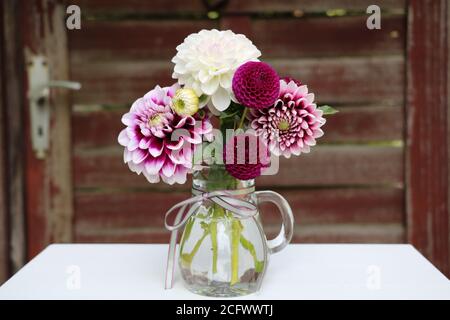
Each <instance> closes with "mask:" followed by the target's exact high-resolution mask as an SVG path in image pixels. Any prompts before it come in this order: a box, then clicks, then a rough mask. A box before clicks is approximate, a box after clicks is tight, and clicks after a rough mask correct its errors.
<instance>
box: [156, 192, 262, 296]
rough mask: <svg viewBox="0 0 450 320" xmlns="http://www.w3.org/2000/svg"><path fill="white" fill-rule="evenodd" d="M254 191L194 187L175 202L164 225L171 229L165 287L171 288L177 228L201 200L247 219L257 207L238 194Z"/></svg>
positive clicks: (254, 213)
mask: <svg viewBox="0 0 450 320" xmlns="http://www.w3.org/2000/svg"><path fill="white" fill-rule="evenodd" d="M254 191H255V188H254V187H251V188H243V189H236V190H218V191H211V192H201V191H199V190H195V189H194V191H193V194H194V196H193V197H191V198H189V199H186V200H183V201H181V202H179V203H177V204H176V205H174V206H173V207H172V208H170V209H169V210H168V211H167V212H166V216H165V219H164V225H165V227H166V229H167V230H169V231H171V235H170V242H169V253H168V257H167V268H166V279H165V288H166V289H171V288H172V284H173V274H174V270H175V251H176V245H177V236H178V230H179V229H180V228H182V227H183V226H184V225H185V224H186V222H187V221H188V220H189V218H190V217H192V216H193V215H194V214H195V213H196V212H197V210H198V209H199V208H200V207H201V205H202V203H203V201H205V200H210V201H212V202H214V203H215V204H217V205H219V206H221V207H222V208H224V209H225V210H227V211H229V212H231V213H232V214H233V216H234V217H235V218H237V219H247V218H251V217H254V216H256V215H257V214H258V208H257V206H256V205H255V204H254V203H252V202H250V201H246V200H243V199H239V198H238V196H245V195H248V194H251V193H253V192H254ZM175 212H176V215H175V219H174V222H173V224H169V223H168V220H169V218H170V217H171V216H172V215H173V214H174V213H175ZM260 232H262V230H260Z"/></svg>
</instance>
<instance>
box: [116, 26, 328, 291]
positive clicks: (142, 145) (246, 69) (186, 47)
mask: <svg viewBox="0 0 450 320" xmlns="http://www.w3.org/2000/svg"><path fill="white" fill-rule="evenodd" d="M176 49H177V54H176V55H175V56H174V57H173V59H172V62H173V63H174V69H173V74H172V77H173V78H174V79H176V83H174V84H172V85H171V86H168V87H160V86H156V87H155V88H154V89H152V90H150V91H149V92H148V93H146V94H145V95H144V96H143V97H141V98H139V99H137V100H136V101H135V102H134V103H133V105H132V106H131V109H130V111H129V112H128V113H126V114H125V115H124V116H123V117H122V122H123V124H124V125H125V126H126V128H125V129H123V130H122V132H120V135H119V138H118V141H119V143H120V144H121V145H122V146H124V162H125V163H126V164H128V166H129V168H130V170H131V171H133V172H135V173H137V174H143V175H144V176H145V177H146V178H147V180H148V181H149V182H150V183H156V182H159V181H160V180H162V181H163V182H165V183H168V184H173V183H180V184H182V183H185V182H186V178H187V175H188V174H189V173H194V179H195V174H196V173H197V174H199V175H200V176H201V175H202V170H203V169H204V168H205V167H208V175H209V178H208V180H209V183H207V184H205V185H206V187H204V188H203V190H201V192H203V193H205V192H213V191H217V190H235V189H239V186H240V183H242V182H243V181H249V180H252V179H254V178H256V177H258V176H260V175H262V174H264V173H265V172H268V168H269V167H270V164H271V158H272V159H273V157H277V156H284V157H286V158H289V157H290V156H291V155H295V156H299V155H300V154H302V153H308V152H310V148H311V147H312V146H314V145H316V139H318V138H320V137H321V136H322V135H323V134H324V132H323V130H322V126H323V125H324V124H325V119H324V115H325V114H330V113H334V112H335V110H334V109H332V108H331V107H328V106H324V107H318V106H317V105H316V103H315V102H314V94H313V93H310V92H309V91H308V87H307V86H306V85H305V84H303V83H302V82H300V81H299V80H296V79H293V78H290V77H287V76H281V77H280V76H279V75H278V74H277V72H276V71H275V70H274V69H273V68H272V67H271V66H270V65H269V64H267V63H265V62H262V61H260V60H259V57H260V56H261V52H260V51H259V50H258V49H257V48H256V47H255V46H254V45H253V44H252V42H251V41H250V40H249V39H247V38H246V37H245V36H244V35H242V34H235V33H233V32H232V31H230V30H227V31H218V30H202V31H200V32H199V33H196V34H191V35H189V36H188V37H187V38H186V39H185V40H184V42H183V43H182V44H180V45H179V46H178V47H177V48H176ZM203 178H204V179H206V178H205V177H203ZM247 186H248V184H247ZM216 196H217V194H216ZM222 200H223V199H222ZM223 202H227V201H222V202H220V201H216V202H215V203H214V204H213V205H212V206H210V207H208V208H206V209H205V210H203V213H202V214H203V217H204V218H205V219H209V218H208V217H210V218H211V219H210V220H207V221H206V220H204V221H202V223H201V224H200V227H199V230H200V231H199V232H200V233H201V235H202V236H201V237H199V239H198V241H197V242H196V243H194V244H193V245H192V248H193V249H192V250H191V251H190V252H188V253H185V252H184V251H183V246H184V244H186V243H187V241H188V240H187V238H188V237H189V236H190V234H191V230H192V228H193V225H195V222H194V220H193V219H192V217H191V219H190V220H189V219H183V224H185V223H186V227H185V230H186V231H185V234H184V236H183V240H182V243H181V247H182V248H181V253H180V259H181V265H182V267H185V269H186V270H190V271H189V272H190V273H189V275H186V274H184V276H183V277H184V278H185V279H187V278H189V277H191V278H190V279H191V280H192V277H193V276H195V275H193V272H192V269H189V268H191V266H192V261H193V258H194V256H195V254H196V253H197V251H196V250H198V248H199V247H200V246H201V243H202V241H203V240H204V239H205V237H207V236H209V237H210V238H211V241H210V247H209V248H210V250H211V251H212V254H213V257H212V262H213V263H212V269H211V273H212V274H217V273H220V272H219V271H217V270H218V265H217V259H218V258H217V257H218V250H219V249H218V248H219V246H220V243H219V244H218V238H219V236H218V231H217V230H218V224H217V223H218V222H217V221H218V219H221V218H222V219H223V218H229V220H230V223H229V226H230V235H229V238H230V243H231V245H230V251H231V258H230V261H231V262H230V265H231V266H230V268H229V269H230V270H231V271H230V275H229V279H228V280H226V279H225V278H226V276H223V277H222V278H220V277H219V278H217V279H216V280H214V281H216V282H220V281H228V283H229V285H230V286H233V285H235V284H236V283H242V282H245V281H244V280H242V277H244V276H242V277H241V279H240V278H239V270H238V269H239V264H238V258H239V255H238V253H236V252H237V251H236V250H237V247H238V246H239V244H241V245H242V246H243V248H244V249H245V250H247V251H248V252H249V253H250V255H251V256H252V258H253V260H254V269H253V272H254V273H255V274H257V273H260V272H261V271H262V268H263V266H264V265H265V261H259V260H258V257H257V253H256V251H257V250H255V246H254V244H253V243H252V242H251V241H249V240H248V239H246V238H245V237H244V232H243V228H244V227H243V223H241V222H240V221H238V222H236V221H237V218H236V214H230V212H232V213H235V211H233V210H234V209H233V208H229V207H226V205H223ZM229 202H230V201H228V204H229ZM241 207H242V206H241ZM244 211H245V210H244ZM238 216H239V215H238ZM205 221H206V222H205ZM224 228H225V227H224ZM227 228H228V227H227ZM174 229H175V228H174ZM222 238H223V237H222ZM288 240H290V239H288ZM219 269H220V268H219ZM246 276H247V277H248V274H247V273H246ZM224 279H225V280H224ZM211 281H212V280H211ZM193 291H195V290H193Z"/></svg>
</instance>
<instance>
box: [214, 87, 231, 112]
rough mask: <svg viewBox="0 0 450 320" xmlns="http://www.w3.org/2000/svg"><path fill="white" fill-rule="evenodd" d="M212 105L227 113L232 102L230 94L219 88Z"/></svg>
mask: <svg viewBox="0 0 450 320" xmlns="http://www.w3.org/2000/svg"><path fill="white" fill-rule="evenodd" d="M211 101H212V104H213V105H214V107H215V108H216V109H217V110H219V111H225V110H226V109H227V108H228V107H229V105H230V102H231V97H230V94H229V93H228V92H227V91H226V90H225V89H223V88H219V89H218V90H217V91H216V93H214V95H213V96H212V97H211Z"/></svg>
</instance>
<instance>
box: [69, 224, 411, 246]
mask: <svg viewBox="0 0 450 320" xmlns="http://www.w3.org/2000/svg"><path fill="white" fill-rule="evenodd" d="M265 229H266V234H267V236H268V238H273V237H274V236H276V234H277V232H278V230H277V229H278V227H277V226H269V228H266V227H265ZM267 229H269V230H267ZM75 235H76V241H77V242H84V243H97V242H101V243H116V242H119V243H168V242H169V237H170V233H169V232H168V231H167V230H164V229H159V228H149V229H148V228H138V229H105V228H102V229H91V230H86V229H83V228H78V227H77V229H76V232H75ZM292 242H293V243H403V242H405V227H404V226H403V225H402V224H370V225H360V224H345V225H335V224H321V225H300V226H297V227H296V228H295V229H294V236H293V238H292Z"/></svg>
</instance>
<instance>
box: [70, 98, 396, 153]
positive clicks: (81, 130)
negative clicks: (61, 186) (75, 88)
mask: <svg viewBox="0 0 450 320" xmlns="http://www.w3.org/2000/svg"><path fill="white" fill-rule="evenodd" d="M339 111H340V112H339V113H338V114H336V115H333V116H332V117H328V120H327V123H326V125H325V126H324V130H325V133H326V134H325V136H324V137H323V138H321V139H320V140H319V143H321V144H322V143H330V142H339V143H343V142H358V143H362V142H371V141H388V140H403V130H404V121H403V118H404V116H403V108H400V107H371V106H362V107H341V108H339ZM125 112H127V109H122V108H121V109H116V110H99V111H94V112H75V113H73V116H72V125H73V133H74V134H73V137H74V139H73V140H74V141H73V143H74V148H75V150H78V149H81V148H83V149H88V148H102V147H109V146H112V145H116V143H117V139H116V138H117V136H118V134H119V132H120V131H121V130H122V129H123V128H124V125H123V124H122V123H121V121H120V119H121V117H122V115H123V114H124V113H125ZM100 126H101V130H99V127H100ZM75 152H76V151H75Z"/></svg>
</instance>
